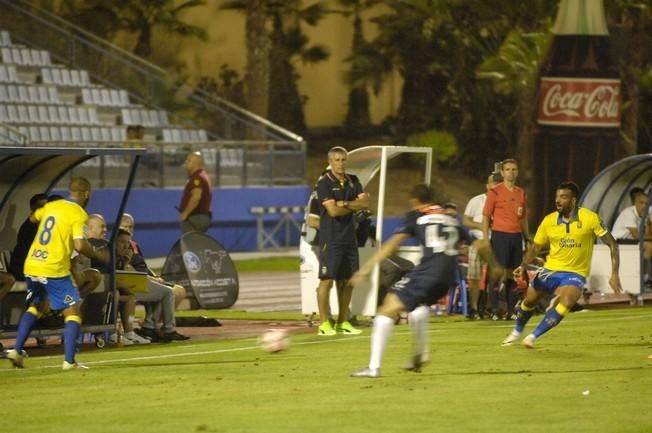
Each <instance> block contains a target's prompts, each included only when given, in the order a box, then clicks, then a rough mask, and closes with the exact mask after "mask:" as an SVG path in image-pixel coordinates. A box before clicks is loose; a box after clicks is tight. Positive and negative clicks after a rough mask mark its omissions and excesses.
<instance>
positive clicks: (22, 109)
mask: <svg viewBox="0 0 652 433" xmlns="http://www.w3.org/2000/svg"><path fill="white" fill-rule="evenodd" d="M18 118H19V120H18V121H19V122H20V123H29V111H27V105H19V106H18Z"/></svg>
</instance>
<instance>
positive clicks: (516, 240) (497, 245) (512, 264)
mask: <svg viewBox="0 0 652 433" xmlns="http://www.w3.org/2000/svg"><path fill="white" fill-rule="evenodd" d="M491 249H492V250H493V252H494V255H495V256H496V260H498V263H500V265H501V266H504V267H506V268H509V269H515V268H516V267H518V266H519V265H520V264H521V262H522V261H523V235H522V234H521V233H505V232H491Z"/></svg>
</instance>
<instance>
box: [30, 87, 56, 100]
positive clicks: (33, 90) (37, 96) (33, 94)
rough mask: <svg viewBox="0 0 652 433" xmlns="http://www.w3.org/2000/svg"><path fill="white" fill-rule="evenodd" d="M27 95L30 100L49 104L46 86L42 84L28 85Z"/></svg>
mask: <svg viewBox="0 0 652 433" xmlns="http://www.w3.org/2000/svg"><path fill="white" fill-rule="evenodd" d="M28 89H29V96H30V98H31V99H32V100H34V101H35V102H37V103H41V104H49V103H50V102H51V101H50V94H49V93H48V88H47V87H43V86H38V87H36V86H29V88H28Z"/></svg>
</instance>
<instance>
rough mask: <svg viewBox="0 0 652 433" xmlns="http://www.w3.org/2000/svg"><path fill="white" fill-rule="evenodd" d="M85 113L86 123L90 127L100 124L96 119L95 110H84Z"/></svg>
mask: <svg viewBox="0 0 652 433" xmlns="http://www.w3.org/2000/svg"><path fill="white" fill-rule="evenodd" d="M86 112H87V113H88V123H90V124H91V125H97V124H98V123H100V120H99V118H98V117H97V110H96V109H95V108H86Z"/></svg>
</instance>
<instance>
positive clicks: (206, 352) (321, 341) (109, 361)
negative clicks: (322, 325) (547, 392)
mask: <svg viewBox="0 0 652 433" xmlns="http://www.w3.org/2000/svg"><path fill="white" fill-rule="evenodd" d="M649 316H650V314H636V315H633V316H626V317H606V318H599V317H596V318H590V319H582V320H577V321H575V320H569V321H564V322H562V323H564V324H566V325H572V324H582V323H590V322H595V321H600V322H607V321H616V320H630V319H637V318H640V317H649ZM513 326H514V325H513V324H510V325H499V326H487V327H485V328H477V327H476V328H474V330H475V331H477V330H481V329H499V328H512V327H513ZM370 329H371V328H370ZM457 330H465V331H466V330H467V329H465V328H460V327H456V328H445V329H441V328H436V329H429V330H428V333H435V332H443V331H457ZM408 334H411V332H410V331H409V330H406V331H404V332H395V333H394V335H408ZM369 337H370V334H369V335H360V336H357V337H353V336H349V337H346V338H337V339H323V338H322V339H319V340H313V341H303V342H298V343H292V345H293V346H307V345H310V344H328V343H342V342H346V341H353V340H362V339H366V338H369ZM191 347H197V346H196V345H194V346H191ZM185 348H186V349H188V348H189V347H185ZM253 349H259V347H258V346H257V345H255V346H243V347H233V348H230V349H215V350H202V351H198V352H181V353H169V354H166V355H151V356H135V357H131V358H117V359H105V360H100V361H88V362H86V361H84V364H88V365H101V364H117V363H121V362H133V361H149V360H156V359H169V358H178V357H180V356H200V355H213V354H217V353H229V352H244V351H247V350H253ZM96 353H99V352H96ZM37 359H41V360H43V359H61V355H58V356H57V355H51V356H47V357H38V358H37ZM50 368H61V364H56V365H45V366H35V367H33V369H34V370H37V369H50ZM9 371H23V370H20V369H16V368H10V369H1V370H0V373H6V372H9Z"/></svg>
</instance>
